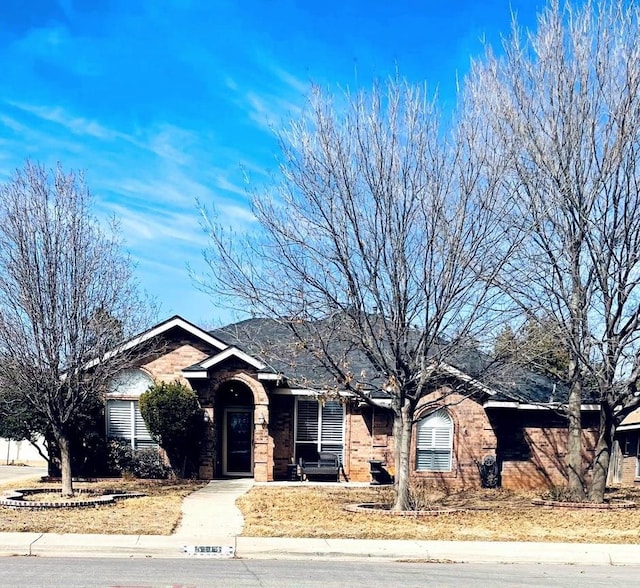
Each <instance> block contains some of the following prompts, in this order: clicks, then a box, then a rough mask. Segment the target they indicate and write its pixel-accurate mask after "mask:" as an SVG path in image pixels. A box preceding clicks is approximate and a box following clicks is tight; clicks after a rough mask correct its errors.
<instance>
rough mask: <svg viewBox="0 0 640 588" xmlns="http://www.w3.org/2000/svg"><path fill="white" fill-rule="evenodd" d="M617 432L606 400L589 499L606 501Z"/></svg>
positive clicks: (602, 410)
mask: <svg viewBox="0 0 640 588" xmlns="http://www.w3.org/2000/svg"><path fill="white" fill-rule="evenodd" d="M615 434H616V423H615V419H614V418H613V415H612V414H611V409H610V407H609V406H608V405H607V403H606V402H601V403H600V428H599V434H598V443H597V444H596V454H595V456H594V458H593V474H592V476H591V484H590V486H589V500H590V501H591V502H598V503H602V502H604V491H605V490H606V488H607V474H608V473H609V461H610V460H611V448H612V447H613V438H614V436H615Z"/></svg>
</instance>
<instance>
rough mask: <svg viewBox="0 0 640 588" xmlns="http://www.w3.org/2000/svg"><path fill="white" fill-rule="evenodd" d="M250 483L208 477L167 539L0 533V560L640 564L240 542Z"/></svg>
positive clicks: (458, 550)
mask: <svg viewBox="0 0 640 588" xmlns="http://www.w3.org/2000/svg"><path fill="white" fill-rule="evenodd" d="M252 485H253V480H247V479H241V480H214V481H212V482H211V483H209V484H208V485H207V486H206V487H204V488H202V489H201V490H198V491H196V492H194V493H193V494H192V495H190V496H189V497H187V498H186V499H185V500H184V503H183V513H184V514H183V518H182V521H181V524H180V525H179V527H178V529H177V530H176V532H175V533H174V534H173V535H171V536H156V535H86V534H85V535H76V534H66V535H58V534H55V533H0V555H4V556H9V555H13V556H15V555H39V556H49V557H53V556H56V557H60V556H70V557H82V556H91V557H171V558H190V557H202V556H204V557H234V556H235V557H239V558H256V559H258V558H261V559H275V558H277V559H359V558H368V559H371V560H379V561H393V560H403V561H412V560H413V561H432V562H474V563H532V562H536V563H555V564H583V565H596V564H601V565H636V566H640V545H604V544H579V543H525V542H513V543H507V542H484V541H409V540H376V539H364V540H360V539H304V538H303V539H299V538H298V539H292V538H267V537H264V538H263V537H259V538H258V537H239V536H238V535H239V533H241V531H242V525H243V519H242V515H241V514H240V511H239V510H238V508H237V507H236V506H235V501H236V500H237V499H238V498H239V497H240V496H242V494H244V493H245V492H247V491H248V490H249V489H250V488H251V486H252Z"/></svg>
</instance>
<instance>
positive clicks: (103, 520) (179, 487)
mask: <svg viewBox="0 0 640 588" xmlns="http://www.w3.org/2000/svg"><path fill="white" fill-rule="evenodd" d="M205 484H206V482H194V481H185V480H166V481H165V480H161V481H156V480H153V481H151V480H149V481H147V480H124V479H114V480H105V481H99V482H92V483H77V484H75V485H74V486H75V487H76V488H90V489H91V490H93V491H96V492H99V493H104V492H106V491H109V490H113V491H117V492H144V493H145V494H147V496H144V497H142V498H128V499H126V500H122V501H118V502H116V503H115V504H109V505H104V506H96V507H91V508H79V509H46V510H31V509H29V510H14V509H11V508H6V507H0V532H3V531H9V532H12V531H29V532H34V533H104V532H105V531H106V532H108V533H110V534H114V535H170V534H171V533H172V532H173V530H174V529H175V528H176V526H177V525H178V522H179V521H180V516H181V505H182V499H183V498H184V497H185V496H187V495H188V494H191V492H193V491H194V490H197V489H198V488H202V486H204V485H205ZM42 485H43V487H46V488H50V487H51V484H50V483H48V484H42ZM37 486H38V482H36V481H34V482H24V481H23V482H18V483H16V482H13V483H11V484H4V485H3V486H0V491H1V492H4V490H8V489H17V488H36V487H37Z"/></svg>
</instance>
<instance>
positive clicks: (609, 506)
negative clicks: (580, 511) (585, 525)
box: [531, 498, 636, 510]
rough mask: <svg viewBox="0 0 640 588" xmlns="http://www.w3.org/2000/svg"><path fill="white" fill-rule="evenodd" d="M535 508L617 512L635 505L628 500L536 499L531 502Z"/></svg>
mask: <svg viewBox="0 0 640 588" xmlns="http://www.w3.org/2000/svg"><path fill="white" fill-rule="evenodd" d="M531 503H532V504H534V505H535V506H547V507H549V508H584V509H591V510H617V509H621V508H635V507H636V503H635V502H632V501H630V500H620V501H616V502H605V503H599V502H563V501H560V500H544V499H542V498H536V499H534V500H532V501H531Z"/></svg>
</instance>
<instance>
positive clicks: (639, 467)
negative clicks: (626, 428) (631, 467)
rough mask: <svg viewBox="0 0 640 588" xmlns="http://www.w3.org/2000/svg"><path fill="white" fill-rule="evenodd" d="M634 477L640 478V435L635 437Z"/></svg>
mask: <svg viewBox="0 0 640 588" xmlns="http://www.w3.org/2000/svg"><path fill="white" fill-rule="evenodd" d="M636 478H640V435H638V437H637V438H636Z"/></svg>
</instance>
